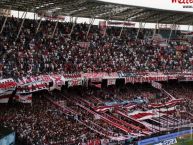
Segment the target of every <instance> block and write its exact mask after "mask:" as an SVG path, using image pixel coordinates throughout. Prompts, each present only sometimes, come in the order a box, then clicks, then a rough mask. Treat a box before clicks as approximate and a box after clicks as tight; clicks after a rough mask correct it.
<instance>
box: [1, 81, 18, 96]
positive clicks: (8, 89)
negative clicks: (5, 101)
mask: <svg viewBox="0 0 193 145" xmlns="http://www.w3.org/2000/svg"><path fill="white" fill-rule="evenodd" d="M16 86H17V83H16V82H15V81H14V80H13V79H3V80H0V96H5V95H10V94H12V92H13V91H14V90H15V88H16Z"/></svg>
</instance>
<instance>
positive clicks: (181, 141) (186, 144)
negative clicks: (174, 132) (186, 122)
mask: <svg viewBox="0 0 193 145" xmlns="http://www.w3.org/2000/svg"><path fill="white" fill-rule="evenodd" d="M177 141H178V143H176V144H174V145H193V140H192V139H191V134H188V135H184V136H181V137H178V138H177Z"/></svg>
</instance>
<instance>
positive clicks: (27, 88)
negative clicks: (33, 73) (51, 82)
mask: <svg viewBox="0 0 193 145" xmlns="http://www.w3.org/2000/svg"><path fill="white" fill-rule="evenodd" d="M48 89H49V86H48V84H47V83H44V82H42V81H36V82H33V83H29V84H24V85H18V86H17V93H18V94H26V93H33V92H37V91H41V90H48Z"/></svg>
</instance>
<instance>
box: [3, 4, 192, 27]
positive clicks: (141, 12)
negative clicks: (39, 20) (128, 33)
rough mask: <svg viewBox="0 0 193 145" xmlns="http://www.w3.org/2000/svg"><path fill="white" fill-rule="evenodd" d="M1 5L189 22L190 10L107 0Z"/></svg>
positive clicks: (57, 12)
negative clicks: (157, 7)
mask: <svg viewBox="0 0 193 145" xmlns="http://www.w3.org/2000/svg"><path fill="white" fill-rule="evenodd" d="M0 6H1V8H9V7H11V9H12V10H20V11H29V12H36V13H38V12H42V11H43V12H46V11H49V12H51V13H53V14H55V15H67V16H72V17H86V18H92V17H95V18H97V19H106V20H131V21H134V22H147V23H157V22H158V23H163V24H173V23H174V24H180V25H189V24H190V25H192V24H193V19H192V18H193V13H190V12H178V11H169V10H159V9H152V8H145V7H136V6H128V5H121V4H114V3H106V2H101V1H97V0H27V1H26V0H1V1H0Z"/></svg>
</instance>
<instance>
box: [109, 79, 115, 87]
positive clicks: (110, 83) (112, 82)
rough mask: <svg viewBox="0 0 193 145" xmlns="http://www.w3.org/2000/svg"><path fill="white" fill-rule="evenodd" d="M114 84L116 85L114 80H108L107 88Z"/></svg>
mask: <svg viewBox="0 0 193 145" xmlns="http://www.w3.org/2000/svg"><path fill="white" fill-rule="evenodd" d="M115 84H116V79H108V80H107V86H110V85H115Z"/></svg>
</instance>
